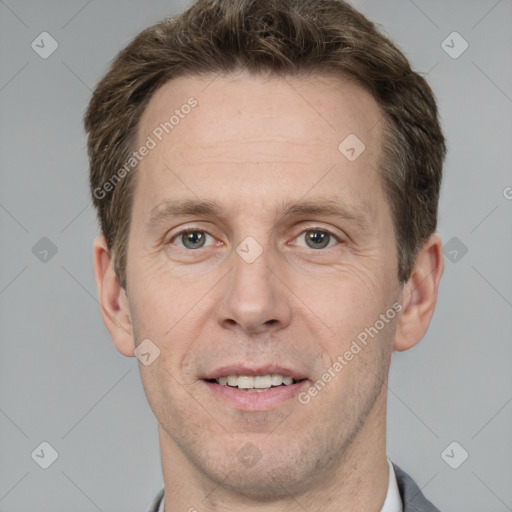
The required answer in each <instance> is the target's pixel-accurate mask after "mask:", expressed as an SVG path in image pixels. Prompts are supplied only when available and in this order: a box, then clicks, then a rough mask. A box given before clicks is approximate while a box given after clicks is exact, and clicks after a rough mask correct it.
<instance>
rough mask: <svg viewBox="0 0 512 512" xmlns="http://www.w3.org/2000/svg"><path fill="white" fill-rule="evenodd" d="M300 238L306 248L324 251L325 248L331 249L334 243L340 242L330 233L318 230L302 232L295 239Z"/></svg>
mask: <svg viewBox="0 0 512 512" xmlns="http://www.w3.org/2000/svg"><path fill="white" fill-rule="evenodd" d="M301 238H304V241H305V243H306V247H308V248H309V249H325V248H326V247H332V246H333V245H335V243H336V242H339V241H340V240H339V238H338V237H337V236H336V235H334V234H333V233H331V232H330V231H326V230H324V229H319V228H313V229H308V230H306V231H303V232H302V233H301V234H300V235H299V236H298V237H297V240H299V239H301ZM331 242H332V243H331ZM302 247H304V246H302Z"/></svg>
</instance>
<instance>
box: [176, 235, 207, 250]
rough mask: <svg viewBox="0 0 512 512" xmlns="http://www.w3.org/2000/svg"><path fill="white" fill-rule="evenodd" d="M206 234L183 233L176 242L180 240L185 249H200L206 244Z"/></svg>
mask: <svg viewBox="0 0 512 512" xmlns="http://www.w3.org/2000/svg"><path fill="white" fill-rule="evenodd" d="M206 237H207V234H206V233H205V232H204V231H184V232H183V233H181V234H179V235H178V237H177V238H176V240H177V241H178V240H180V241H181V243H182V244H183V247H185V249H200V248H201V247H203V246H204V245H205V243H206Z"/></svg>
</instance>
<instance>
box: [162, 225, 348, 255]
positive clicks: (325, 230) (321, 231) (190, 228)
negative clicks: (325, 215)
mask: <svg viewBox="0 0 512 512" xmlns="http://www.w3.org/2000/svg"><path fill="white" fill-rule="evenodd" d="M308 231H316V232H320V233H326V234H327V235H329V236H330V237H332V238H334V239H335V240H336V241H337V242H341V241H342V240H341V239H340V237H339V236H338V235H336V234H335V233H333V232H332V231H329V230H328V229H324V228H321V227H320V226H312V227H308V228H306V229H303V230H302V231H301V232H300V233H299V234H298V235H297V236H296V237H295V239H297V238H299V236H300V235H302V234H304V233H306V232H308ZM195 232H199V233H205V234H206V235H208V236H211V237H212V238H214V237H213V235H211V234H210V233H208V231H205V230H204V229H199V228H194V227H193V226H192V227H189V228H186V229H183V230H181V231H179V232H178V233H175V234H174V235H173V236H172V238H171V239H170V240H169V241H168V242H167V245H169V244H171V243H173V242H174V240H176V239H177V238H179V237H180V236H181V235H183V234H184V233H195ZM295 239H294V240H295ZM293 245H295V244H293ZM208 247H209V246H208ZM332 247H333V246H331V247H326V248H322V249H312V248H309V249H310V250H312V251H321V250H325V249H331V248H332ZM205 248H206V247H199V248H198V249H188V248H187V247H179V249H183V250H185V251H190V252H192V251H198V250H200V249H205ZM303 249H306V248H305V247H303Z"/></svg>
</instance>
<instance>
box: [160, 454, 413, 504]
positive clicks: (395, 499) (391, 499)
mask: <svg viewBox="0 0 512 512" xmlns="http://www.w3.org/2000/svg"><path fill="white" fill-rule="evenodd" d="M387 461H388V467H389V481H388V492H387V494H386V499H385V500H384V505H382V508H381V509H380V512H403V505H402V498H400V492H399V491H398V485H397V483H396V475H395V470H394V468H393V464H391V461H390V460H389V459H387ZM164 509H165V495H164V496H163V497H162V501H161V502H160V506H159V507H158V512H164Z"/></svg>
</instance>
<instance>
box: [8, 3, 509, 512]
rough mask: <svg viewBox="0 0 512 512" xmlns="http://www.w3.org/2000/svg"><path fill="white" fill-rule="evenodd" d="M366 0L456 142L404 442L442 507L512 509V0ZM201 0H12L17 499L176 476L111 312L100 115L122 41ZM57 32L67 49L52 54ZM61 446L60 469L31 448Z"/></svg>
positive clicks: (95, 492)
mask: <svg viewBox="0 0 512 512" xmlns="http://www.w3.org/2000/svg"><path fill="white" fill-rule="evenodd" d="M354 4H355V5H356V7H358V8H359V9H360V10H362V11H363V12H364V13H365V14H366V15H368V16H369V17H370V18H371V19H373V20H374V21H376V22H377V23H379V24H380V25H382V28H383V29H384V31H385V32H386V33H388V34H389V35H390V36H391V37H392V38H393V39H394V40H395V41H396V42H397V43H398V44H399V45H400V46H401V47H402V49H403V50H404V51H405V52H406V54H407V55H408V56H409V58H410V59H411V61H412V62H413V65H414V67H415V69H416V70H418V71H421V72H423V73H425V74H428V79H429V81H430V83H431V84H432V86H433V88H434V90H435V93H436V95H437V98H438V100H439V106H440V110H441V114H442V120H443V126H444V130H445V134H446V136H447V139H448V143H449V154H448V159H447V162H446V167H445V173H446V174H445V180H444V184H443V188H442V195H441V204H440V223H439V233H440V235H441V236H442V238H443V241H444V243H445V250H446V254H447V256H449V258H451V259H453V260H454V261H451V260H450V259H449V258H448V257H447V258H446V270H445V274H444V277H443V280H442V283H441V290H440V298H439V303H438V307H437V310H436V313H435V316H434V319H433V322H432V325H431V327H430V330H429V332H428V334H427V336H426V337H425V339H424V340H423V341H422V342H421V343H420V344H419V345H418V346H417V347H416V348H414V349H412V350H410V351H409V352H403V353H400V354H397V355H395V357H394V360H393V364H392V370H391V377H390V384H389V388H390V389H389V418H388V455H389V457H390V458H391V459H392V460H393V461H395V462H396V463H398V464H399V465H401V466H402V467H403V469H405V470H406V471H408V472H409V473H410V474H411V475H412V476H413V477H414V478H415V480H416V481H417V483H418V485H419V486H420V487H421V488H423V491H424V493H425V494H426V495H427V496H428V497H429V498H430V499H431V500H432V501H433V502H434V503H435V504H436V505H437V506H438V507H439V508H440V509H442V510H443V511H453V512H462V511H465V512H477V511H478V512H481V511H483V510H485V511H486V512H501V511H507V510H512V485H511V482H512V436H511V432H512V403H511V402H512V375H511V374H512V372H511V371H510V363H511V359H512V344H511V343H510V340H511V339H512V332H511V331H512V328H511V322H510V318H511V308H512V282H511V281H512V273H511V272H510V263H511V261H512V237H511V236H510V233H511V230H510V228H511V209H512V200H511V199H510V198H511V197H512V189H511V188H507V187H512V173H511V172H510V168H511V156H512V154H511V153H512V149H511V146H512V144H511V141H512V121H511V119H512V62H511V60H512V57H511V55H512V52H511V49H512V31H511V30H510V28H511V27H512V1H511V0H500V1H496V0H479V1H475V0H473V1H468V0H451V1H441V0H435V1H433V0H430V1H426V0H425V1H421V0H415V1H412V0H386V1H382V0H371V1H370V0H360V1H357V2H354ZM184 5H185V2H173V1H164V0H159V1H157V0H151V1H145V2H142V1H135V0H130V1H121V0H109V1H100V0H92V1H87V0H66V1H64V0H46V1H36V0H20V1H15V0H0V59H1V60H0V73H1V74H0V108H1V122H0V141H1V148H0V162H1V183H2V186H1V189H0V229H1V234H2V246H1V251H2V253H1V262H2V264H1V266H0V312H1V313H0V315H1V323H0V326H1V336H2V337H1V343H2V345H1V357H0V453H1V456H0V461H1V462H0V510H1V511H9V512H18V511H28V510H31V511H32V510H37V511H40V512H46V511H52V512H59V511H62V512H64V511H66V512H67V511H69V510H73V511H74V512H85V511H96V510H100V511H105V512H107V511H125V512H131V511H133V512H138V511H142V510H144V509H145V508H146V506H147V505H148V503H149V502H150V501H151V500H152V499H153V496H154V495H155V494H156V493H157V491H158V490H159V489H160V487H161V485H162V480H161V479H162V476H161V469H160V458H159V457H160V455H159V447H158V438H157V426H156V420H155V419H154V417H153V415H152V413H151V410H150V409H149V406H148V405H147V402H146V399H145V396H144V393H143V390H142V386H141V382H140V378H139V374H138V368H137V360H136V359H135V358H125V357H123V356H121V355H120V354H119V353H118V352H117V351H116V350H115V348H114V346H113V344H112V342H111V340H110V337H109V335H108V333H107V331H106V329H105V328H104V326H103V323H102V320H101V317H100V312H99V306H98V303H97V299H96V289H95V284H94V279H93V267H92V241H93V238H94V237H95V235H96V233H97V223H96V219H95V213H94V211H93V209H92V207H91V205H90V200H89V197H88V188H87V180H88V177H87V160H86V153H85V137H84V133H83V129H82V124H81V122H82V115H83V112H84V109H85V107H86V104H87V101H88V99H89V97H90V94H91V89H92V88H93V87H94V85H95V84H96V83H97V81H98V80H99V79H100V77H101V76H102V75H103V73H104V72H105V71H106V67H107V65H108V63H109V61H110V60H111V59H112V58H113V57H114V55H115V54H116V53H117V52H118V51H119V50H120V49H121V48H122V47H123V46H124V45H125V44H126V43H127V42H128V41H129V40H130V39H131V38H132V37H133V36H135V35H136V34H137V33H138V32H139V31H140V30H142V29H143V28H145V27H146V26H147V25H149V24H151V23H153V22H156V21H157V20H159V19H160V18H162V17H164V16H166V15H168V14H172V13H174V12H176V11H177V10H178V9H181V8H182V7H183V6H184ZM43 31H47V32H49V33H50V34H51V36H52V37H53V38H54V39H55V40H56V41H57V42H58V45H59V46H58V48H57V50H56V51H55V52H54V53H53V54H52V55H51V56H50V57H48V58H46V59H43V58H41V57H40V56H39V55H38V54H37V53H36V52H35V51H34V50H33V49H32V48H31V43H32V41H34V40H36V42H37V40H38V39H36V38H37V37H38V36H39V34H40V33H41V32H43ZM453 31H457V32H458V33H460V35H461V36H462V37H463V38H464V40H466V41H467V42H468V43H469V47H468V49H467V50H466V51H465V52H464V53H463V54H461V55H460V56H458V58H453V56H450V55H448V53H447V52H446V51H445V49H443V47H442V42H443V41H444V40H445V39H446V38H447V36H448V35H449V34H451V33H452V32H453ZM39 40H40V39H39ZM452 41H453V42H452ZM446 45H449V46H452V47H453V48H451V50H450V51H451V52H452V53H454V52H456V53H457V52H458V51H459V50H460V49H461V48H462V41H461V40H460V39H453V37H452V38H448V40H447V42H446V43H445V48H446ZM45 47H46V49H48V48H49V46H48V44H47V45H46V46H45ZM43 237H47V238H48V239H50V240H51V241H52V243H53V244H54V245H55V246H56V248H57V253H56V254H55V255H53V256H52V253H51V252H49V253H48V254H47V255H45V254H44V253H43V252H41V247H42V246H41V245H37V246H36V244H37V243H38V242H39V241H40V239H41V238H43ZM453 237H456V239H454V240H452V241H451V242H450V243H449V245H448V246H447V247H446V244H447V243H448V241H449V240H451V239H452V238H453ZM45 243H47V242H44V241H43V242H40V244H43V246H44V244H45ZM34 246H36V249H34V250H33V247H34ZM464 247H466V248H467V253H466V254H464ZM43 249H44V247H43ZM454 251H456V252H454ZM34 253H35V254H34ZM45 257H46V261H44V258H45ZM41 258H43V261H41ZM43 441H46V442H48V443H50V445H51V446H52V447H53V448H54V449H55V450H56V451H57V452H58V458H57V460H56V461H55V462H54V463H53V464H52V465H51V466H50V467H49V468H48V469H42V468H41V467H39V465H38V464H36V462H35V460H34V459H36V457H34V459H33V458H32V457H31V454H32V452H33V451H34V450H35V449H36V448H38V447H39V445H40V443H41V442H43ZM453 441H456V442H457V443H458V445H455V447H453V446H452V447H450V448H449V449H448V450H447V452H445V453H447V454H448V457H447V456H446V455H445V456H444V459H445V460H449V461H450V463H451V464H452V465H457V464H459V463H460V462H461V460H462V455H463V454H464V452H463V451H462V450H465V451H467V452H468V453H469V457H468V459H467V460H466V461H465V462H464V463H462V464H461V465H460V466H459V467H458V468H457V469H452V467H450V466H449V465H448V464H447V463H446V462H445V460H443V457H442V455H441V454H442V453H443V452H444V450H445V449H446V448H447V447H448V445H450V443H452V442H453ZM452 448H453V451H452ZM39 451H40V449H39ZM36 453H37V450H36ZM47 453H48V452H47Z"/></svg>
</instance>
